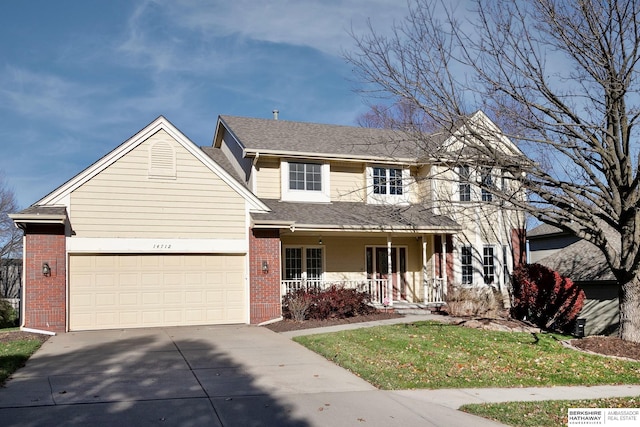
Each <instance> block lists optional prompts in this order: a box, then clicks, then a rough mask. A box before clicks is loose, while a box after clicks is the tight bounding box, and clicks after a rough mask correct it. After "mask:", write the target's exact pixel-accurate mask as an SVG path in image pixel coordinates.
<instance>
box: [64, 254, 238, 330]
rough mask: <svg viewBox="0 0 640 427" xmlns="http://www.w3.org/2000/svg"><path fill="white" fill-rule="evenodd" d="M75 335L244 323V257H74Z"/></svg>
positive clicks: (72, 310)
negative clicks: (136, 328)
mask: <svg viewBox="0 0 640 427" xmlns="http://www.w3.org/2000/svg"><path fill="white" fill-rule="evenodd" d="M69 262H70V268H69V271H70V281H69V302H70V319H69V320H70V321H69V324H70V329H72V330H88V329H113V328H134V327H150V326H178V325H197V324H211V323H244V322H245V321H246V316H247V307H246V293H245V292H246V291H245V286H244V275H245V273H244V265H245V256H243V255H238V256H234V255H142V254H140V255H107V254H105V255H72V256H71V257H70V261H69Z"/></svg>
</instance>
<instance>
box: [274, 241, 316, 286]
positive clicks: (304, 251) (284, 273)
mask: <svg viewBox="0 0 640 427" xmlns="http://www.w3.org/2000/svg"><path fill="white" fill-rule="evenodd" d="M324 248H325V247H324V246H323V245H284V246H283V247H282V255H283V256H282V273H281V274H282V278H283V280H313V281H320V282H321V281H324V278H325V274H326V259H325V258H326V251H325V249H324ZM287 249H299V250H300V255H301V257H300V264H301V271H300V278H297V279H295V278H294V279H287V278H286V277H287V259H288V258H287ZM308 249H320V269H321V273H320V277H319V278H314V279H309V277H308V271H307V270H308V265H307V250H308Z"/></svg>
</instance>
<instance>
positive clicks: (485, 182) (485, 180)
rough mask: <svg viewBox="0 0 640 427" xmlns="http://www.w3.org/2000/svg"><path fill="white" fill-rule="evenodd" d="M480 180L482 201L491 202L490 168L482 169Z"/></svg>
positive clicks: (491, 180)
mask: <svg viewBox="0 0 640 427" xmlns="http://www.w3.org/2000/svg"><path fill="white" fill-rule="evenodd" d="M480 179H481V181H482V201H483V202H491V201H493V194H492V193H491V189H492V188H493V186H494V185H493V176H492V174H491V169H490V168H482V171H481V175H480Z"/></svg>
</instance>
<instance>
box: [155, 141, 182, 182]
mask: <svg viewBox="0 0 640 427" xmlns="http://www.w3.org/2000/svg"><path fill="white" fill-rule="evenodd" d="M175 177H176V152H175V150H174V149H173V147H172V146H171V144H169V143H168V142H165V141H158V142H156V143H155V144H152V145H151V147H149V178H174V179H175Z"/></svg>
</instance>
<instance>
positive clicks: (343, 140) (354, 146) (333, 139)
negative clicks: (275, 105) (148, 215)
mask: <svg viewBox="0 0 640 427" xmlns="http://www.w3.org/2000/svg"><path fill="white" fill-rule="evenodd" d="M220 121H221V123H223V124H224V126H225V127H226V128H227V129H228V130H229V131H230V132H232V133H233V135H235V137H236V138H237V139H238V140H239V141H240V142H241V143H242V144H243V146H244V147H245V149H246V150H247V151H248V152H260V153H265V152H272V153H292V152H295V153H305V154H311V155H318V156H327V155H329V156H339V157H349V158H383V159H404V160H415V159H418V158H420V157H423V156H424V155H425V152H428V147H429V146H435V145H436V142H435V139H434V140H431V139H429V140H428V141H424V140H418V137H417V136H415V135H412V134H410V133H407V132H402V131H394V130H387V129H375V128H364V127H354V126H340V125H329V124H319V123H302V122H292V121H287V120H268V119H256V118H248V117H236V116H226V115H224V116H220ZM422 138H424V136H423V137H422ZM216 142H217V141H214V145H215V144H216Z"/></svg>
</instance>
